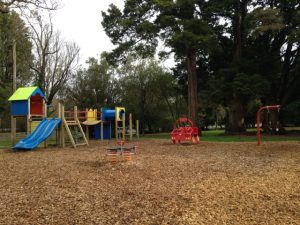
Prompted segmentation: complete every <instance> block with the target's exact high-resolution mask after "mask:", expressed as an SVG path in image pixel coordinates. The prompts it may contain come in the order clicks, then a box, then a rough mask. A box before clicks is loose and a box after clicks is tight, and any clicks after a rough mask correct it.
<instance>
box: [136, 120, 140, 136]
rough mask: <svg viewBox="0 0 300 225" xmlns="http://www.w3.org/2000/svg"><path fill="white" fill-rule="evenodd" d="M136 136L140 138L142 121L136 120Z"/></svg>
mask: <svg viewBox="0 0 300 225" xmlns="http://www.w3.org/2000/svg"><path fill="white" fill-rule="evenodd" d="M136 137H137V138H138V139H139V138H140V123H139V121H138V120H137V121H136Z"/></svg>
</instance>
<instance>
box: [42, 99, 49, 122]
mask: <svg viewBox="0 0 300 225" xmlns="http://www.w3.org/2000/svg"><path fill="white" fill-rule="evenodd" d="M43 107H44V117H45V118H47V113H48V112H47V103H46V102H45V100H43Z"/></svg>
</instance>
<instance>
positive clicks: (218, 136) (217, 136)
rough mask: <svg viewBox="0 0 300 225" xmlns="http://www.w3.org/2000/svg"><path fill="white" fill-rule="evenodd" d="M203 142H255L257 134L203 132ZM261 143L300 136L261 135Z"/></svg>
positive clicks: (161, 135) (151, 136) (163, 136)
mask: <svg viewBox="0 0 300 225" xmlns="http://www.w3.org/2000/svg"><path fill="white" fill-rule="evenodd" d="M141 138H145V139H170V133H159V134H147V135H145V136H141ZM200 140H201V141H212V142H214V141H216V142H255V141H257V139H256V133H255V130H253V129H251V130H249V132H248V133H246V134H241V135H227V134H224V130H208V131H202V136H201V138H200ZM261 141H300V135H264V134H262V135H261Z"/></svg>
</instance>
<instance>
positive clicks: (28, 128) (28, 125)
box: [26, 98, 31, 135]
mask: <svg viewBox="0 0 300 225" xmlns="http://www.w3.org/2000/svg"><path fill="white" fill-rule="evenodd" d="M27 105H28V114H27V131H26V132H27V135H28V134H30V130H31V126H30V117H31V115H30V98H29V99H28V101H27Z"/></svg>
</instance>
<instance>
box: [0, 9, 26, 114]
mask: <svg viewBox="0 0 300 225" xmlns="http://www.w3.org/2000/svg"><path fill="white" fill-rule="evenodd" d="M13 41H15V43H16V46H17V53H18V54H17V74H16V76H17V85H18V86H19V85H26V84H28V82H29V79H30V76H31V75H32V73H31V71H30V67H29V65H30V63H31V62H32V55H31V47H32V45H31V42H30V40H29V30H28V28H27V27H26V25H25V23H24V21H23V20H22V19H21V18H20V17H19V15H18V14H17V13H15V12H11V13H8V14H1V13H0V102H1V104H0V117H1V116H4V114H8V102H7V99H8V97H9V96H10V95H11V94H12V88H11V87H12V65H13V59H12V48H13V47H12V46H13Z"/></svg>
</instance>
